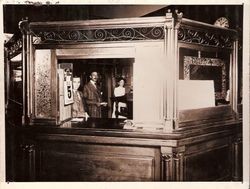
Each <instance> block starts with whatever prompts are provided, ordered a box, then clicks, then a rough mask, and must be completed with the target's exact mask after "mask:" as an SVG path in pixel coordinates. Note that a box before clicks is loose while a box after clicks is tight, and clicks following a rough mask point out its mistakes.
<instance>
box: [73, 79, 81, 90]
mask: <svg viewBox="0 0 250 189" xmlns="http://www.w3.org/2000/svg"><path fill="white" fill-rule="evenodd" d="M80 84H81V81H80V77H74V78H73V89H74V90H77V89H78V88H79V87H80Z"/></svg>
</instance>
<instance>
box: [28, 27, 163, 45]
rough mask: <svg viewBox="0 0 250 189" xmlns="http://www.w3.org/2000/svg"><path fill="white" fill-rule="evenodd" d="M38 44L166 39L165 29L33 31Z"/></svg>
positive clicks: (35, 42)
mask: <svg viewBox="0 0 250 189" xmlns="http://www.w3.org/2000/svg"><path fill="white" fill-rule="evenodd" d="M31 33H32V34H33V36H34V37H35V38H36V39H39V40H34V41H33V43H34V44H38V43H67V42H102V41H131V40H158V39H164V28H163V26H162V27H157V26H156V27H142V28H114V29H89V30H87V29H79V30H53V31H52V30H51V31H49V30H47V31H31Z"/></svg>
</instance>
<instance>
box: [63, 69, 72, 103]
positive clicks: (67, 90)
mask: <svg viewBox="0 0 250 189" xmlns="http://www.w3.org/2000/svg"><path fill="white" fill-rule="evenodd" d="M72 85H73V78H72V70H71V69H68V68H65V69H64V105H68V104H72V103H73V102H74V99H73V87H72Z"/></svg>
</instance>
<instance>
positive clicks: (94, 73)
mask: <svg viewBox="0 0 250 189" xmlns="http://www.w3.org/2000/svg"><path fill="white" fill-rule="evenodd" d="M90 79H91V80H92V81H94V82H97V80H98V73H97V72H92V73H91V75H90Z"/></svg>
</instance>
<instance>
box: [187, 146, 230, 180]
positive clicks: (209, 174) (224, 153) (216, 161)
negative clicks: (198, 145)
mask: <svg viewBox="0 0 250 189" xmlns="http://www.w3.org/2000/svg"><path fill="white" fill-rule="evenodd" d="M230 152H231V151H230V149H229V146H224V147H221V148H217V149H214V150H211V151H207V152H203V153H199V154H195V155H192V156H187V157H186V158H185V170H186V171H185V180H188V181H215V180H230V177H231V160H232V157H231V154H230Z"/></svg>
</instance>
